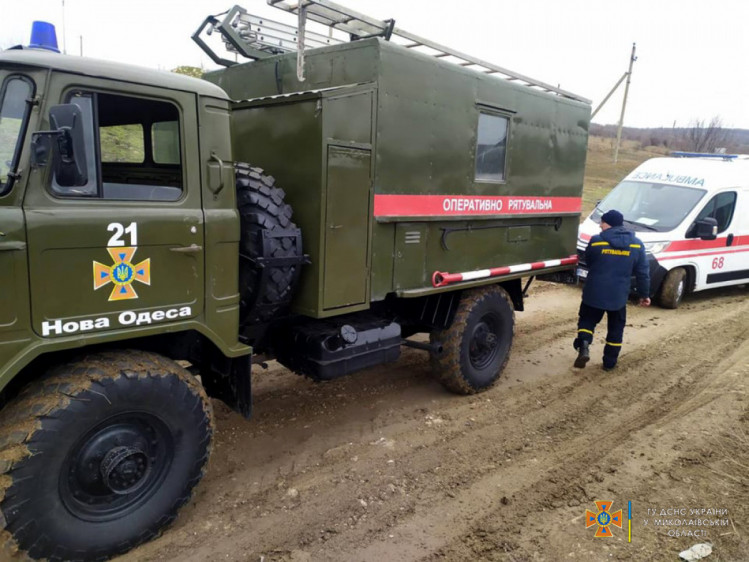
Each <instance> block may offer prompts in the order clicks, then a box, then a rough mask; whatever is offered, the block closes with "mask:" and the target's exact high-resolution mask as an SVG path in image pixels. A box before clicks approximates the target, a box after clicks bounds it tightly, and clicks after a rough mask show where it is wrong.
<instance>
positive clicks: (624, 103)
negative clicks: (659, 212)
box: [609, 43, 637, 164]
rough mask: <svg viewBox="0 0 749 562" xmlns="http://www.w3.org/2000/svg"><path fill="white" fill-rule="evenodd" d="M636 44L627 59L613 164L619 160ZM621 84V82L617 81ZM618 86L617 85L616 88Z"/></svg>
mask: <svg viewBox="0 0 749 562" xmlns="http://www.w3.org/2000/svg"><path fill="white" fill-rule="evenodd" d="M635 47H636V44H635V43H632V55H631V56H630V57H629V70H627V74H626V76H627V82H626V84H625V85H624V99H623V100H622V113H621V115H620V116H619V128H618V129H617V131H616V149H615V150H614V164H616V162H617V161H618V160H619V145H620V144H621V142H622V126H623V125H624V110H625V109H627V95H628V94H629V82H630V80H631V79H632V65H633V64H634V63H635V61H636V60H637V57H636V56H635ZM619 82H620V83H621V80H620V81H619ZM618 85H619V84H617V86H618ZM609 95H610V94H609Z"/></svg>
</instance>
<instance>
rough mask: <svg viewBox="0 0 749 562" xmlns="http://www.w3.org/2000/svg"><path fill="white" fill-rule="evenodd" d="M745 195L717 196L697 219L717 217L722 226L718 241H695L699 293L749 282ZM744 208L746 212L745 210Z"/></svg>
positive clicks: (748, 243) (730, 192)
mask: <svg viewBox="0 0 749 562" xmlns="http://www.w3.org/2000/svg"><path fill="white" fill-rule="evenodd" d="M745 200H746V196H745V193H742V192H739V191H723V192H721V193H718V194H716V195H715V196H713V197H712V198H711V199H710V200H709V201H708V202H707V203H706V204H705V206H704V207H703V209H702V210H701V211H700V213H699V215H697V218H696V219H695V222H696V221H697V220H701V219H704V218H714V219H715V220H716V221H717V223H718V237H717V238H716V239H715V240H699V239H697V240H695V242H694V244H696V248H697V249H698V251H697V252H696V253H695V256H694V257H693V259H694V260H695V261H696V262H697V264H698V269H699V273H698V279H697V287H696V289H697V290H701V289H710V288H713V287H724V286H728V285H735V284H737V283H745V282H746V280H747V279H749V237H747V236H746V234H748V233H747V232H745V231H743V230H742V227H741V223H742V221H743V220H744V217H743V215H742V212H743V213H746V212H747V211H748V210H749V209H747V208H746V207H745V206H744V205H745V203H746V202H745ZM742 206H744V207H743V209H742Z"/></svg>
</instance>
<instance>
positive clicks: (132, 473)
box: [60, 412, 174, 521]
mask: <svg viewBox="0 0 749 562" xmlns="http://www.w3.org/2000/svg"><path fill="white" fill-rule="evenodd" d="M173 456H174V440H173V438H172V436H171V434H170V432H169V429H168V428H167V426H166V425H165V424H164V423H163V422H161V421H160V420H159V419H158V418H157V417H155V416H153V415H150V414H146V413H140V412H132V413H130V414H124V415H121V416H116V417H114V418H111V419H110V420H108V421H106V422H104V423H102V424H100V425H99V426H97V427H95V428H93V429H92V430H91V431H90V432H89V433H88V434H87V435H86V436H84V437H83V438H82V439H81V440H80V441H79V442H78V445H77V446H76V447H74V449H73V450H72V451H71V453H70V455H69V457H68V460H67V461H66V462H65V464H64V465H63V467H62V471H63V473H62V474H61V485H60V494H61V497H62V500H63V502H64V503H65V505H66V507H67V508H68V510H69V511H70V512H71V513H72V514H73V515H75V516H77V517H79V518H81V519H85V520H95V521H97V520H98V521H102V520H111V519H116V518H118V517H121V516H122V515H123V514H125V513H128V512H130V511H132V510H133V509H136V508H137V506H138V505H140V504H142V503H143V502H145V501H147V499H148V497H150V496H151V495H153V493H154V492H155V491H156V490H157V489H158V487H159V484H160V483H161V482H162V481H163V479H164V478H165V476H166V474H167V471H168V469H169V466H170V464H171V460H172V458H173Z"/></svg>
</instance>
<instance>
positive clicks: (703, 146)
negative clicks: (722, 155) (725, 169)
mask: <svg viewBox="0 0 749 562" xmlns="http://www.w3.org/2000/svg"><path fill="white" fill-rule="evenodd" d="M730 140H731V130H730V129H726V128H725V127H724V126H723V119H721V118H720V116H718V115H716V116H715V117H713V118H712V119H710V121H709V122H706V121H705V120H704V119H694V120H693V121H692V122H691V123H690V124H689V127H687V128H686V129H685V131H684V138H683V142H684V145H685V146H684V148H685V149H686V150H691V151H694V152H715V151H716V149H718V148H722V147H725V146H726V145H727V144H728V143H729V142H730Z"/></svg>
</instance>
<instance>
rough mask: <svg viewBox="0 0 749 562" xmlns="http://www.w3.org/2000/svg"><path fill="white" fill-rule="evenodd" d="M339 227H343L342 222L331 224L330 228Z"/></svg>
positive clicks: (335, 228)
mask: <svg viewBox="0 0 749 562" xmlns="http://www.w3.org/2000/svg"><path fill="white" fill-rule="evenodd" d="M339 228H343V225H342V224H331V225H330V229H331V230H337V229H339Z"/></svg>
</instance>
